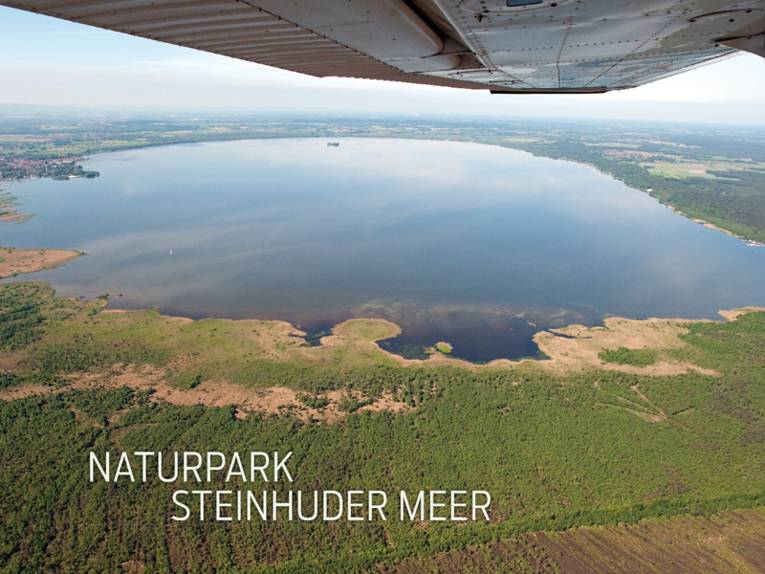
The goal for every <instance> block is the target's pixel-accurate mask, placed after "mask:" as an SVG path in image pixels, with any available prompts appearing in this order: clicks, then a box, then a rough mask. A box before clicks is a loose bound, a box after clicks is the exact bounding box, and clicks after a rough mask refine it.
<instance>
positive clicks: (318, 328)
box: [297, 321, 335, 347]
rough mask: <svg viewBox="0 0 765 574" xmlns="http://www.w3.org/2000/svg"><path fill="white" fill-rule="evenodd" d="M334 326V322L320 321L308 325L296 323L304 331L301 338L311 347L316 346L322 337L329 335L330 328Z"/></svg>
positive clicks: (319, 343)
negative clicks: (303, 335)
mask: <svg viewBox="0 0 765 574" xmlns="http://www.w3.org/2000/svg"><path fill="white" fill-rule="evenodd" d="M334 326H335V323H334V322H328V321H321V322H318V323H311V324H309V325H298V326H297V327H298V329H301V330H302V331H303V332H304V333H305V337H303V339H304V340H305V342H306V343H308V344H309V345H310V346H311V347H318V346H319V345H321V340H322V339H323V338H324V337H329V336H330V335H331V334H332V328H333V327H334Z"/></svg>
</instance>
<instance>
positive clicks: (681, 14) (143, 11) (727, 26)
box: [0, 0, 765, 93]
mask: <svg viewBox="0 0 765 574" xmlns="http://www.w3.org/2000/svg"><path fill="white" fill-rule="evenodd" d="M0 4H4V5H7V6H11V7H14V8H20V9H24V10H30V11H33V12H38V13H41V14H47V15H50V16H56V17H60V18H64V19H67V20H72V21H75V22H80V23H83V24H90V25H93V26H98V27H101V28H106V29H109V30H116V31H119V32H124V33H128V34H133V35H136V36H142V37H145V38H151V39H154V40H159V41H162V42H168V43H171V44H177V45H180V46H186V47H190V48H196V49H198V50H203V51H206V52H212V53H216V54H222V55H225V56H230V57H233V58H238V59H242V60H248V61H252V62H258V63H261V64H266V65H269V66H275V67H278V68H283V69H287V70H292V71H295V72H300V73H304V74H310V75H313V76H320V77H324V76H343V77H356V78H369V79H378V80H392V81H402V82H414V83H424V84H435V85H442V86H452V87H462V88H476V89H489V90H491V91H492V92H509V93H518V92H530V93H545V92H551V93H592V92H604V91H608V90H613V89H621V88H629V87H633V86H637V85H640V84H644V83H647V82H650V81H653V80H656V79H659V78H662V77H665V76H669V75H672V74H675V73H678V72H680V71H682V70H684V69H688V68H691V67H694V66H698V65H701V64H704V63H707V62H710V61H714V60H716V59H718V58H721V57H724V56H726V55H728V54H731V53H733V52H734V51H735V48H741V49H746V50H749V51H752V52H755V53H759V54H760V55H765V49H763V47H764V46H765V43H764V42H765V35H764V33H765V5H763V2H762V0H754V1H752V0H748V1H742V2H722V1H720V0H675V1H668V0H644V1H639V0H638V1H636V0H612V1H607V0H558V1H552V0H412V1H405V0H321V1H318V0H160V1H158V0H0Z"/></svg>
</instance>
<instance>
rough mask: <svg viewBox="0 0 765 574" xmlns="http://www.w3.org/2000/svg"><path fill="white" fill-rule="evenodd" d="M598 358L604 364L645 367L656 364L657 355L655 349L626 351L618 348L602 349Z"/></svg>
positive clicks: (623, 348)
mask: <svg viewBox="0 0 765 574" xmlns="http://www.w3.org/2000/svg"><path fill="white" fill-rule="evenodd" d="M598 356H599V357H600V359H601V360H602V361H604V362H606V363H616V364H618V365H633V366H635V367H647V366H648V365H653V364H654V363H655V362H656V359H657V358H658V356H659V353H658V351H657V350H656V349H628V348H626V347H619V348H618V349H604V350H603V351H601V352H600V354H599V355H598Z"/></svg>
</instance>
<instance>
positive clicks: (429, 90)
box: [0, 7, 765, 126]
mask: <svg viewBox="0 0 765 574" xmlns="http://www.w3.org/2000/svg"><path fill="white" fill-rule="evenodd" d="M0 78H2V89H0V105H3V104H32V105H44V106H75V107H79V108H89V109H105V110H106V109H115V108H116V109H119V110H122V111H126V110H135V111H141V110H157V111H161V110H174V111H203V110H210V111H213V110H215V111H221V110H228V111H243V112H279V113H283V112H299V113H323V114H341V115H342V114H353V115H358V114H362V115H407V116H449V117H508V118H510V117H512V118H518V117H533V118H544V117H549V118H602V119H627V120H650V121H657V120H658V121H690V122H712V123H738V124H758V125H764V126H765V59H763V58H759V57H757V56H753V55H751V54H742V55H738V56H734V57H731V58H727V59H725V60H723V61H720V62H718V63H714V64H710V65H707V66H703V67H701V68H698V69H695V70H691V71H689V72H686V73H683V74H680V75H677V76H673V77H671V78H667V79H664V80H659V81H657V82H654V83H652V84H647V85H645V86H640V87H637V88H633V89H630V90H624V91H619V92H610V93H608V94H599V95H545V96H540V95H491V94H489V93H487V92H476V91H473V90H457V89H451V88H438V87H433V86H415V85H409V84H402V83H394V82H380V81H372V80H355V79H346V78H323V79H318V78H313V77H310V76H305V75H302V74H296V73H293V72H287V71H284V70H279V69H275V68H270V67H267V66H261V65H259V64H254V63H251V62H243V61H239V60H234V59H232V58H227V57H224V56H217V55H214V54H207V53H204V52H199V51H196V50H191V49H188V48H181V47H178V46H172V45H169V44H162V43H160V42H155V41H152V40H146V39H142V38H136V37H133V36H129V35H126V34H119V33H116V32H110V31H105V30H99V29H97V28H92V27H89V26H85V25H81V24H75V23H71V22H66V21H63V20H58V19H55V18H50V17H47V16H40V15H37V14H31V13H27V12H22V11H19V10H14V9H12V8H5V7H0Z"/></svg>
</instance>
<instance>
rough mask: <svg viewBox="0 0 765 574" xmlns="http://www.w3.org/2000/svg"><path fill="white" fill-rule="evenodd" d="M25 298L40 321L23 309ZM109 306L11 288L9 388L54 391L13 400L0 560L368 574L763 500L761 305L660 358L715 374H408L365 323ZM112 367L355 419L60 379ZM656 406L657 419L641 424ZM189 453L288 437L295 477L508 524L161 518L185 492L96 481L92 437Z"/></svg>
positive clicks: (0, 503)
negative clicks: (261, 394) (462, 505)
mask: <svg viewBox="0 0 765 574" xmlns="http://www.w3.org/2000/svg"><path fill="white" fill-rule="evenodd" d="M23 301H27V303H29V304H30V305H31V306H32V307H34V309H36V310H35V311H34V315H35V317H38V319H35V321H26V322H25V321H21V322H17V320H16V319H14V318H13V317H15V316H17V315H18V311H17V309H19V308H20V307H21V306H22V302H23ZM102 307H103V302H102V301H92V302H86V303H83V302H78V301H74V300H62V299H53V298H52V297H51V293H50V290H48V289H47V288H46V287H44V286H42V285H40V284H34V283H28V284H13V285H3V286H2V287H0V308H1V309H2V310H3V312H2V316H1V317H0V320H1V322H2V324H3V325H5V324H8V325H11V324H14V325H16V326H15V328H14V329H13V330H12V331H13V334H12V336H10V337H9V338H8V339H7V340H8V341H11V342H12V344H11V346H10V347H6V350H5V351H4V353H3V354H2V355H0V357H2V358H3V360H4V361H5V362H6V363H8V361H9V359H10V358H11V357H16V358H17V361H16V362H15V364H16V366H15V367H13V368H11V369H10V370H8V371H7V372H6V373H4V374H3V376H2V378H0V392H2V389H4V388H5V389H19V388H21V387H20V385H24V384H26V383H27V382H31V381H33V380H35V379H34V377H40V376H41V375H45V376H46V377H48V378H49V379H50V380H52V381H54V382H56V383H57V384H58V385H59V389H58V390H59V392H57V393H52V394H49V395H46V396H42V397H29V398H18V399H15V400H6V401H0V433H1V436H2V437H3V440H2V441H0V465H2V468H3V472H2V473H0V489H2V492H3V493H4V496H3V497H2V500H0V516H2V528H1V529H0V568H1V569H3V570H5V571H24V572H39V571H50V570H58V571H63V572H82V571H93V572H105V571H118V570H119V565H121V564H124V563H126V562H128V561H129V560H133V561H136V562H137V563H140V565H141V566H143V567H144V568H145V571H146V572H170V571H190V572H207V571H241V572H337V571H341V572H356V571H359V572H360V571H373V570H375V569H376V568H377V565H380V564H382V565H393V564H394V563H396V562H397V561H399V560H404V559H411V560H414V559H416V560H429V559H430V558H431V557H433V556H434V555H436V554H437V553H440V552H444V551H459V550H460V549H464V548H466V547H467V546H469V545H473V544H486V543H489V542H490V541H492V540H497V539H506V538H509V537H514V536H519V535H522V534H523V533H526V532H530V531H535V530H546V531H555V530H563V529H567V528H570V527H572V526H586V525H598V524H617V523H619V522H635V521H637V520H639V519H642V518H657V517H672V516H676V515H681V514H708V513H713V512H718V511H720V510H724V509H731V508H742V507H756V506H762V505H764V504H765V356H764V355H763V353H762V352H761V351H762V348H763V347H764V346H765V313H750V314H747V315H744V316H743V317H741V318H739V319H738V320H737V321H733V322H727V323H696V324H692V325H691V326H690V332H689V333H688V334H687V335H684V336H683V337H684V339H685V341H686V342H687V343H688V346H687V347H684V348H682V349H674V350H668V351H666V352H667V353H668V354H670V355H672V356H677V358H682V359H683V360H692V361H694V362H695V363H696V364H699V365H702V366H707V367H711V368H714V369H715V370H716V371H717V372H718V373H719V375H718V376H703V375H700V374H698V373H689V374H685V375H679V376H673V377H648V376H637V375H630V374H626V373H621V372H616V371H592V372H589V373H578V374H570V375H565V376H553V375H551V374H550V373H549V372H548V371H545V370H543V369H541V368H536V367H533V366H532V367H530V366H527V365H526V366H523V367H517V368H495V369H484V370H481V371H475V372H472V371H466V370H464V369H457V368H453V367H417V368H408V367H401V366H397V365H395V364H389V363H387V362H386V357H385V355H384V354H382V353H380V354H379V355H376V354H374V352H372V351H371V350H370V348H371V347H369V346H368V345H369V339H366V338H364V337H372V338H374V337H382V336H386V335H388V334H389V331H390V327H388V328H387V329H386V328H383V327H382V325H374V324H372V323H365V322H355V323H352V324H350V325H349V326H348V327H347V328H346V329H343V328H340V329H336V330H335V331H336V332H335V336H339V337H343V336H345V337H349V338H348V339H346V343H347V344H346V345H340V344H339V343H335V344H334V346H330V347H328V348H316V347H310V346H308V345H301V344H300V343H299V341H298V342H296V343H295V345H296V347H295V348H294V349H291V350H288V351H287V353H288V354H286V355H278V354H276V355H273V356H272V354H273V353H274V349H275V347H269V346H268V345H267V344H266V341H267V337H266V335H269V336H272V337H279V336H280V333H281V331H279V328H277V327H275V326H274V324H268V325H269V327H268V329H271V330H270V331H269V330H268V329H267V328H266V326H264V325H262V324H260V323H259V322H251V321H244V322H233V321H216V320H205V321H198V322H194V323H190V322H185V321H179V320H176V321H159V320H158V319H157V317H158V316H157V314H156V313H154V312H152V311H145V312H140V313H135V314H133V313H130V314H112V313H103V312H101V309H102ZM93 309H96V313H92V312H91V311H92V310H93ZM6 314H9V315H10V316H11V317H10V318H8V317H6ZM277 325H278V324H277ZM27 331H29V332H30V334H28V335H26V334H25V333H26V332H27ZM239 334H246V339H247V341H249V346H246V345H245V344H244V343H242V340H240V339H239V338H238V335H239ZM285 336H287V335H285ZM213 341H214V342H215V344H214V345H213V344H211V343H212V342H213ZM11 348H12V350H10V349H11ZM196 352H199V353H202V354H204V353H209V355H210V356H209V357H197V356H195V355H194V353H196ZM304 352H305V353H317V354H316V355H310V354H309V355H305V356H304V355H302V353H304ZM614 352H616V353H619V352H620V350H618V349H617V350H615V351H614ZM179 353H180V355H179ZM261 353H268V355H264V354H261ZM236 357H239V359H238V361H237V360H233V359H234V358H236ZM181 359H182V360H181ZM189 361H190V363H191V364H188V362H189ZM110 362H136V363H146V364H150V365H155V366H158V367H160V368H162V369H165V370H167V372H168V376H169V377H171V380H175V379H174V377H176V376H178V374H179V373H178V372H176V370H177V369H180V370H181V371H182V372H188V373H193V374H190V375H189V378H187V379H184V381H186V382H185V383H184V382H183V381H181V380H180V379H178V383H177V384H178V385H179V386H183V385H188V384H189V382H191V384H193V382H194V381H195V376H196V375H197V374H199V373H203V374H204V379H205V380H207V379H208V378H209V379H212V380H219V379H221V378H230V380H236V381H239V383H240V384H244V385H260V386H267V385H270V384H277V385H282V386H283V385H288V386H292V387H293V388H297V389H304V391H302V392H303V394H302V395H301V397H302V398H301V400H302V401H303V403H304V404H306V405H308V406H312V407H314V408H321V405H322V398H323V397H324V395H323V393H324V392H325V391H327V390H329V389H347V391H345V393H346V396H345V399H344V401H343V407H342V408H343V409H344V412H346V413H347V414H346V416H345V417H344V418H342V419H340V420H338V421H335V422H332V423H320V424H317V423H310V422H302V421H301V420H300V419H298V418H296V417H295V415H294V414H291V413H289V412H285V413H283V414H280V415H265V414H262V415H258V414H254V415H251V416H249V417H247V418H244V419H239V418H237V417H236V416H235V413H234V410H233V409H232V408H228V407H223V408H208V407H203V406H193V407H191V406H190V407H184V406H175V405H171V404H168V403H165V402H161V401H159V402H156V401H153V400H151V390H147V391H145V392H137V391H134V390H130V389H125V388H111V389H108V388H103V389H93V390H75V389H68V388H67V383H66V381H65V380H64V377H65V375H66V373H67V372H71V371H72V370H80V369H91V370H93V369H95V370H98V369H101V368H103V367H104V366H105V365H108V364H109V363H110ZM200 365H204V368H200ZM310 365H313V366H310ZM243 371H246V374H247V376H246V377H245V376H244V374H243ZM594 383H597V384H594ZM202 384H205V383H202ZM357 391H359V392H360V393H363V396H364V397H370V396H374V395H375V393H377V394H379V393H381V392H383V391H387V392H391V393H393V395H394V396H395V397H397V398H398V399H400V400H403V401H405V402H406V403H408V404H410V405H411V406H413V407H415V408H414V409H413V410H409V411H404V412H399V413H392V412H387V411H379V412H359V409H360V407H361V406H362V405H363V404H364V403H365V402H366V401H367V400H368V398H362V394H356V392H357ZM0 396H1V395H0ZM653 412H656V413H659V414H661V416H647V415H650V414H651V413H653ZM22 444H23V445H24V447H23V448H19V446H18V445H22ZM189 449H191V450H199V451H206V450H221V451H226V452H230V451H234V450H239V451H245V452H246V451H248V450H252V449H259V450H279V451H288V450H292V451H293V452H294V453H295V454H294V457H295V460H294V464H293V466H292V470H293V473H294V476H295V480H296V482H295V484H294V485H292V486H293V488H302V489H313V488H333V489H337V490H341V491H343V490H347V489H349V488H361V489H364V488H379V489H386V490H389V491H392V492H396V491H397V490H399V489H407V490H412V491H417V490H420V489H431V488H434V489H437V488H444V489H459V488H466V489H487V490H489V491H490V492H491V493H492V496H493V501H494V503H493V507H492V517H493V520H492V523H490V524H484V523H469V524H450V523H431V524H426V525H423V524H417V523H415V524H410V523H401V522H398V521H396V520H390V521H387V522H384V523H382V522H372V523H348V522H344V521H340V522H336V523H331V524H325V523H316V524H314V523H302V522H287V521H277V522H275V523H266V524H262V523H260V522H251V523H246V522H245V523H232V524H227V523H212V522H204V523H200V522H196V521H190V522H188V523H184V524H183V525H176V524H172V523H170V522H169V520H168V518H167V517H168V512H169V510H168V497H169V495H170V493H171V491H172V490H173V488H174V487H173V486H172V485H165V484H162V483H155V482H151V483H149V484H139V483H136V484H128V483H121V484H118V485H105V484H102V483H94V484H90V483H89V482H88V480H87V476H86V473H87V464H86V461H87V453H88V451H90V450H96V451H102V450H110V451H113V452H116V451H120V450H128V451H132V450H165V451H172V450H189ZM216 487H217V488H220V487H222V485H214V486H213V488H216ZM279 487H280V488H286V485H280V486H279ZM255 488H259V487H258V485H255ZM496 571H498V572H500V571H506V570H503V567H502V566H497V568H496Z"/></svg>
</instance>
